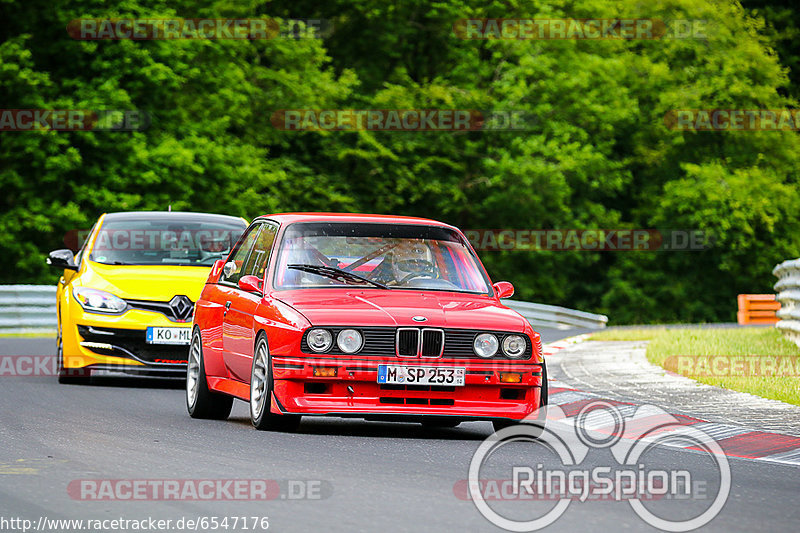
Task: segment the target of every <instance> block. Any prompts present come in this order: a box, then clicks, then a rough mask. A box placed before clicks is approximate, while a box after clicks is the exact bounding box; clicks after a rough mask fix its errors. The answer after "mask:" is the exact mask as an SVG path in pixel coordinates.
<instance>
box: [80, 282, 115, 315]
mask: <svg viewBox="0 0 800 533" xmlns="http://www.w3.org/2000/svg"><path fill="white" fill-rule="evenodd" d="M72 295H73V296H74V297H75V299H76V300H77V301H78V303H79V304H80V305H81V307H83V309H84V310H85V311H89V312H91V313H114V314H117V313H122V312H123V311H125V310H126V309H127V308H128V304H127V302H125V300H123V299H122V298H120V297H118V296H114V295H113V294H111V293H110V292H106V291H101V290H99V289H90V288H89V287H75V288H74V289H73V290H72Z"/></svg>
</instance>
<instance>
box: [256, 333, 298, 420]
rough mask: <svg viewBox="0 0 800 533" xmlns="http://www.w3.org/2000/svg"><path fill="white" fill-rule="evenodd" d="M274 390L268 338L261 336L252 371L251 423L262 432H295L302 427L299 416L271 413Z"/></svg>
mask: <svg viewBox="0 0 800 533" xmlns="http://www.w3.org/2000/svg"><path fill="white" fill-rule="evenodd" d="M273 388H274V380H273V378H272V361H271V359H270V356H269V347H268V346H267V337H266V336H265V335H260V336H259V337H258V341H256V350H255V353H254V354H253V367H252V369H251V371H250V421H251V422H252V423H253V427H254V428H256V429H258V430H261V431H264V430H277V431H294V430H295V429H297V426H299V425H300V417H299V416H297V415H277V414H274V413H271V412H270V400H271V398H272V391H273Z"/></svg>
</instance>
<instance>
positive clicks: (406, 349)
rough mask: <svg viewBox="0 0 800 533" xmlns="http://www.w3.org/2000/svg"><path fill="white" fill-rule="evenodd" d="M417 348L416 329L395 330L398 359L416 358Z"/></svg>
mask: <svg viewBox="0 0 800 533" xmlns="http://www.w3.org/2000/svg"><path fill="white" fill-rule="evenodd" d="M418 347H419V330H418V329H416V328H408V329H398V330H397V355H398V356H399V357H416V356H417V348H418Z"/></svg>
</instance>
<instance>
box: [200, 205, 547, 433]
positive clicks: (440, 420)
mask: <svg viewBox="0 0 800 533" xmlns="http://www.w3.org/2000/svg"><path fill="white" fill-rule="evenodd" d="M513 292H514V288H513V286H512V285H511V284H510V283H508V282H498V283H495V284H494V285H492V282H491V281H490V279H489V276H488V275H487V274H486V271H485V270H484V268H483V265H482V264H481V262H480V260H479V259H478V257H477V255H476V254H475V252H474V250H473V249H472V247H471V246H470V244H469V241H468V240H467V239H466V238H465V237H464V235H463V233H461V231H459V230H458V229H457V228H455V227H453V226H449V225H447V224H443V223H440V222H436V221H433V220H426V219H421V218H410V217H397V216H381V215H351V214H327V213H288V214H279V215H270V216H262V217H259V218H257V219H255V220H254V221H253V223H252V224H251V225H250V227H249V228H248V229H247V231H246V232H245V233H244V234H243V235H242V237H241V239H240V240H239V242H238V244H237V245H236V247H235V248H234V249H233V250H232V251H231V253H230V255H229V257H228V258H227V260H224V261H223V260H220V261H217V263H216V264H215V265H214V268H212V270H211V273H210V275H209V278H208V280H207V281H206V284H205V287H204V289H203V292H202V295H201V297H200V299H199V300H198V301H197V304H196V308H195V313H194V324H193V328H192V329H193V331H192V340H191V345H190V349H189V364H188V366H187V380H186V403H187V408H188V410H189V414H190V415H191V416H192V417H194V418H216V419H224V418H227V417H228V415H229V414H230V411H231V407H232V404H233V400H234V399H235V398H239V399H241V400H244V401H247V402H249V404H250V417H251V419H252V423H253V425H254V426H255V427H256V428H257V429H283V430H289V429H292V428H295V427H296V426H297V424H298V423H299V421H300V417H301V416H303V415H328V416H339V417H358V418H366V419H381V420H383V419H387V420H398V419H399V420H412V421H420V422H422V423H423V424H425V425H430V426H443V427H454V426H456V425H458V424H459V423H460V422H462V421H466V420H490V421H492V422H493V423H494V426H495V428H496V429H499V428H502V427H506V426H508V425H511V424H514V423H516V422H517V421H519V420H521V419H523V418H525V417H526V416H528V415H530V414H531V413H533V412H534V411H536V410H537V409H538V408H539V407H541V406H543V405H545V404H546V403H547V369H546V367H545V361H544V359H543V357H542V346H541V340H540V337H539V334H538V333H536V332H535V331H533V329H532V328H531V326H530V324H529V323H528V322H527V321H526V320H525V319H524V318H523V317H522V316H521V315H519V314H518V313H516V312H515V311H512V310H510V309H508V308H507V307H505V306H503V305H502V303H501V302H500V299H501V298H507V297H509V296H511V295H512V294H513Z"/></svg>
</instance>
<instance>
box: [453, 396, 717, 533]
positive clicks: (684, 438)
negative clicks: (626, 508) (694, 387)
mask: <svg viewBox="0 0 800 533" xmlns="http://www.w3.org/2000/svg"><path fill="white" fill-rule="evenodd" d="M544 410H545V412H535V413H533V414H531V415H530V416H529V417H527V418H526V420H525V421H524V423H521V424H518V425H516V426H511V427H508V428H505V429H502V430H500V431H498V432H496V433H494V434H492V435H491V436H490V437H488V438H487V439H486V440H484V441H483V442H482V443H481V444H480V446H479V447H478V449H477V450H476V452H475V454H474V455H473V457H472V461H471V462H470V466H469V475H468V479H467V486H468V495H469V498H470V499H471V500H472V501H473V503H474V505H475V506H476V508H477V509H478V511H479V512H480V513H481V514H482V515H483V516H484V517H485V518H486V519H487V520H489V521H490V522H491V523H493V524H494V525H496V526H498V527H501V528H503V529H505V530H507V531H515V532H527V531H537V530H540V529H542V528H544V527H547V526H549V525H551V524H553V523H554V522H555V521H556V520H558V519H559V518H560V517H561V516H562V515H563V514H564V513H565V512H566V511H567V509H568V507H569V506H570V504H571V503H572V502H574V501H579V502H585V501H597V500H600V501H624V502H627V503H628V504H629V505H630V507H631V509H632V510H633V512H634V513H635V514H636V515H637V516H638V517H639V518H641V519H642V520H643V521H644V522H646V523H647V524H649V525H651V526H653V527H656V528H658V529H661V530H664V531H673V532H682V531H691V530H694V529H697V528H698V527H701V526H703V525H706V524H708V523H709V522H710V521H711V520H713V519H714V517H716V516H717V515H718V514H719V512H720V511H721V510H722V508H723V506H724V505H725V502H726V501H727V499H728V495H729V493H730V487H731V472H730V465H729V463H728V460H727V457H726V456H725V454H724V452H723V450H722V448H721V447H720V445H719V443H718V442H716V441H715V440H714V439H713V438H712V437H711V436H709V435H708V434H707V433H704V432H703V431H701V430H700V429H698V428H694V427H692V425H689V424H687V423H686V422H682V421H681V420H679V419H678V418H676V417H674V416H673V415H671V414H669V413H667V412H666V411H664V410H662V409H660V408H658V407H655V406H651V405H643V406H638V407H634V406H621V405H616V404H615V403H612V402H608V401H603V400H596V401H591V402H589V403H588V404H586V405H585V406H584V407H583V408H582V409H581V410H580V412H578V413H577V415H576V416H575V417H567V416H566V414H565V413H564V411H563V410H562V409H561V408H560V407H559V406H548V407H545V408H544ZM545 421H546V423H545ZM515 443H535V444H536V446H539V447H544V448H535V450H538V451H541V450H543V449H546V450H547V452H548V454H549V456H551V457H553V460H551V461H550V462H544V461H542V460H541V457H542V454H541V453H524V454H523V455H522V456H523V457H526V458H530V462H529V463H527V464H516V463H515V464H513V465H512V467H511V476H510V478H509V479H506V480H505V481H504V483H505V486H509V487H510V489H509V490H507V491H504V492H503V493H502V495H500V496H495V497H487V494H485V492H486V490H485V489H486V486H487V479H486V478H484V477H482V476H481V471H482V469H483V468H484V467H485V466H486V465H487V464H488V461H490V460H491V459H492V458H497V457H499V456H500V455H502V450H503V448H504V447H506V446H509V445H512V444H515ZM665 447H670V448H673V449H674V448H683V449H690V450H692V452H687V453H694V454H702V455H701V456H700V459H701V460H699V459H698V458H697V455H695V458H694V459H693V461H691V462H690V463H691V464H692V465H694V466H695V468H697V465H699V464H700V463H702V464H704V465H710V467H708V466H707V467H706V468H704V469H702V471H701V474H702V475H701V476H700V477H703V480H702V481H698V479H697V478H698V475H697V472H692V471H691V469H689V468H688V467H687V465H686V464H684V463H687V462H685V461H679V462H676V461H674V452H673V454H672V455H671V456H670V459H668V460H666V462H667V465H666V467H663V468H656V467H654V466H653V465H652V464H650V463H649V462H648V461H652V460H653V459H649V460H648V458H649V457H658V458H659V460H661V461H664V460H665V459H663V457H662V456H663V453H661V454H660V453H659V450H664V449H665ZM590 454H595V455H602V456H603V457H604V460H605V461H606V463H608V464H604V463H602V462H601V463H600V464H598V462H597V459H596V457H595V458H589V456H590ZM512 455H513V454H512ZM609 455H610V457H611V458H610V459H608V456H609ZM515 457H519V455H516V456H515ZM537 458H538V459H537ZM499 461H500V462H501V463H503V461H504V460H503V459H499ZM536 461H542V462H536ZM534 463H535V464H534ZM676 463H680V464H676ZM505 466H507V465H506V464H503V467H504V468H505ZM659 466H661V465H659ZM706 477H708V478H712V479H713V485H714V487H713V490H707V489H706V481H705V478H706ZM698 487H700V488H702V489H703V490H698ZM698 495H701V497H700V496H698ZM498 499H499V500H503V499H509V500H533V501H547V502H555V503H554V505H552V507H550V508H549V509H547V510H544V511H541V510H537V512H538V514H537V513H534V515H535V516H532V517H530V518H526V519H520V518H519V517H518V516H514V515H515V514H519V513H509V512H502V511H501V510H498V509H495V508H494V507H493V506H492V505H490V503H489V501H490V500H498ZM692 499H694V500H698V502H697V503H698V505H699V506H700V507H701V508H700V509H699V510H696V509H694V508H693V509H692V512H687V511H686V506H683V505H682V506H681V511H680V512H678V513H674V514H677V515H678V516H673V517H670V516H664V514H665V513H664V509H663V508H662V509H661V512H660V513H657V512H655V511H654V509H652V508H650V507H648V505H647V503H648V502H654V504H658V503H662V502H664V503H667V504H669V503H671V502H673V501H676V502H679V503H680V502H682V501H683V500H692ZM667 509H669V508H667ZM666 514H669V512H667V513H666Z"/></svg>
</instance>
